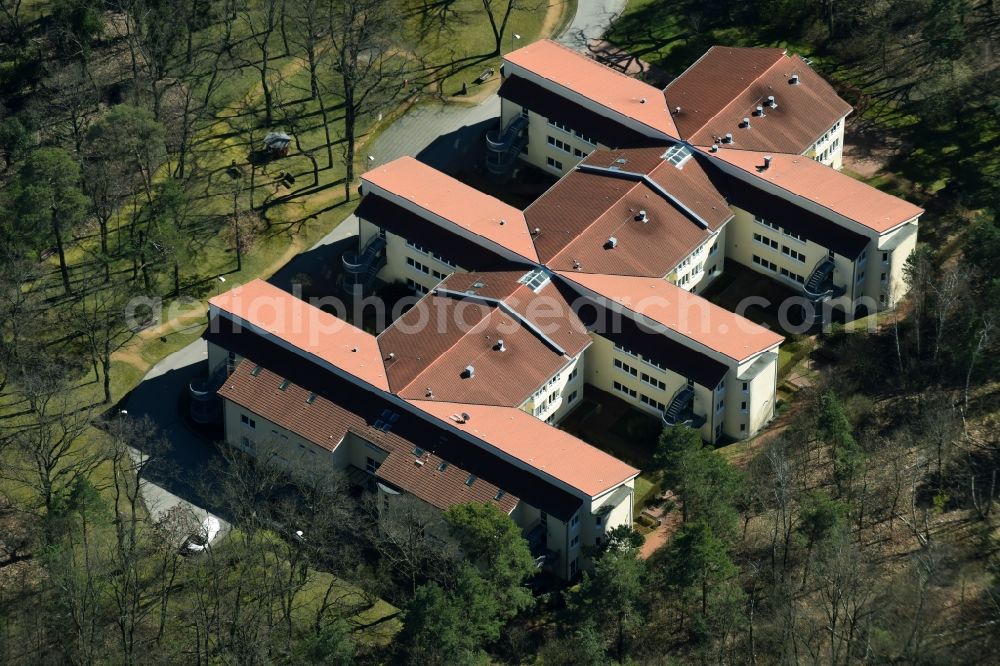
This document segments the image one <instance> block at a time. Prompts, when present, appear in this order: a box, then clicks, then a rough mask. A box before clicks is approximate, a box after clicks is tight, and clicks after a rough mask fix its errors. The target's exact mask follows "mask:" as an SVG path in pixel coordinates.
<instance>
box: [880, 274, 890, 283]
mask: <svg viewBox="0 0 1000 666" xmlns="http://www.w3.org/2000/svg"><path fill="white" fill-rule="evenodd" d="M888 279H889V276H887V275H886V274H885V273H882V276H881V277H880V278H879V281H880V282H881V283H882V284H885V283H886V282H887V281H888Z"/></svg>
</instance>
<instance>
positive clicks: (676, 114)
mask: <svg viewBox="0 0 1000 666" xmlns="http://www.w3.org/2000/svg"><path fill="white" fill-rule="evenodd" d="M680 114H681V107H679V106H675V107H674V115H675V116H679V115H680Z"/></svg>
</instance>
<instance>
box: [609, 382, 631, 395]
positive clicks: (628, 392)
mask: <svg viewBox="0 0 1000 666" xmlns="http://www.w3.org/2000/svg"><path fill="white" fill-rule="evenodd" d="M613 386H614V387H615V390H616V391H618V392H619V393H624V394H625V395H627V396H629V397H630V398H634V397H635V396H636V392H635V389H630V388H629V387H627V386H625V385H624V384H622V383H621V382H615V383H614V384H613Z"/></svg>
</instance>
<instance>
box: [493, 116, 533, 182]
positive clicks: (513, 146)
mask: <svg viewBox="0 0 1000 666" xmlns="http://www.w3.org/2000/svg"><path fill="white" fill-rule="evenodd" d="M527 129H528V119H527V117H525V116H517V117H516V118H514V119H513V120H512V121H510V122H509V123H508V124H507V127H506V128H503V129H502V130H501V129H500V128H497V129H492V130H490V131H488V132H487V133H486V148H487V150H488V151H489V154H488V155H487V156H486V170H487V171H489V172H490V173H491V174H493V175H495V176H505V175H507V174H508V173H509V172H510V170H511V168H512V167H513V166H514V162H516V161H517V156H518V155H519V154H520V153H521V149H522V148H524V147H525V146H526V145H527V144H528V132H527Z"/></svg>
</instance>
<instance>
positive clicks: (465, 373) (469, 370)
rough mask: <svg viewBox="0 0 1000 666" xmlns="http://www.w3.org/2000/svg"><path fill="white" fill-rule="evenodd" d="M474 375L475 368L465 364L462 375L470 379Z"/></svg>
mask: <svg viewBox="0 0 1000 666" xmlns="http://www.w3.org/2000/svg"><path fill="white" fill-rule="evenodd" d="M475 376H476V368H475V367H473V366H471V365H467V366H465V370H463V371H462V377H464V378H465V379H472V378H473V377H475Z"/></svg>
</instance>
